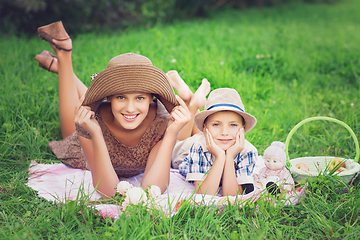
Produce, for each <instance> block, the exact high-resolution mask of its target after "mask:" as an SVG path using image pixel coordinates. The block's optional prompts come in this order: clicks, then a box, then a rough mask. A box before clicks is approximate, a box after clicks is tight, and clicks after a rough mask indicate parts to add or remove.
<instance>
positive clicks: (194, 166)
mask: <svg viewBox="0 0 360 240" xmlns="http://www.w3.org/2000/svg"><path fill="white" fill-rule="evenodd" d="M197 135H198V137H197V138H198V139H196V140H197V141H196V142H195V143H193V144H192V146H191V148H190V150H189V153H188V155H187V156H186V157H185V159H184V160H183V161H182V163H181V164H180V165H179V172H180V174H181V175H183V176H184V177H186V180H187V181H189V182H192V183H193V182H194V181H203V180H204V179H205V177H206V173H207V172H208V171H209V170H210V168H211V167H212V165H213V163H214V161H215V156H214V155H212V154H211V153H210V151H208V150H207V148H206V140H205V136H204V134H197ZM257 156H258V152H257V150H256V148H255V147H254V146H253V145H252V144H251V143H249V142H248V141H246V140H245V147H244V150H243V151H241V152H240V153H239V154H238V155H237V156H236V157H235V159H234V167H235V174H236V179H237V182H238V184H239V185H240V184H245V183H253V177H252V174H253V171H254V168H255V164H256V160H257Z"/></svg>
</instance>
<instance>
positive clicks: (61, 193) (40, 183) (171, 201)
mask: <svg viewBox="0 0 360 240" xmlns="http://www.w3.org/2000/svg"><path fill="white" fill-rule="evenodd" d="M262 166H263V165H262V164H258V165H257V166H256V168H255V172H257V171H259V169H261V168H262ZM142 175H143V174H139V175H137V176H135V177H131V178H123V179H120V181H122V180H126V181H128V182H130V183H131V184H133V185H134V186H140V184H139V183H140V182H141V178H142ZM26 185H27V186H29V187H30V188H32V189H33V190H36V191H37V194H38V196H40V197H42V198H44V199H46V200H48V201H52V202H55V203H64V202H65V201H67V200H76V199H78V198H79V194H85V195H87V196H88V199H90V200H98V199H100V198H101V196H100V194H98V193H97V192H96V191H95V189H94V187H93V185H92V177H91V173H90V171H87V170H81V169H74V168H71V167H68V166H66V165H65V164H63V163H52V164H38V163H36V162H34V161H31V164H30V167H29V181H28V183H27V184H26ZM194 192H195V187H194V185H193V184H190V183H188V182H186V181H185V178H184V177H183V176H182V175H181V174H180V173H179V171H178V170H177V169H171V171H170V183H169V186H168V188H167V190H166V191H165V192H164V193H163V194H162V195H161V197H160V198H159V199H158V200H157V203H158V204H159V206H160V207H161V208H162V210H163V211H164V212H165V214H166V215H168V216H172V215H173V214H176V211H177V207H176V206H177V204H178V203H179V202H181V201H182V200H184V199H190V198H192V199H193V201H194V202H195V203H200V204H207V205H211V204H214V205H217V204H221V203H220V202H223V201H220V200H221V199H222V197H221V195H220V194H218V195H216V196H211V195H202V194H195V193H194ZM219 193H221V189H220V191H219ZM303 195H304V190H303V189H302V190H301V191H299V192H296V194H292V195H291V196H290V195H289V198H288V201H289V202H288V204H297V203H298V202H299V201H300V198H299V197H301V196H303ZM258 196H260V193H259V192H258V191H253V192H252V193H250V194H247V195H243V196H238V197H229V198H230V199H232V200H235V199H236V198H237V200H239V198H241V200H246V199H249V198H252V199H254V198H257V197H258ZM95 208H96V209H97V210H98V211H99V214H100V215H102V216H104V217H111V218H117V216H119V214H121V213H122V208H121V206H119V205H113V204H97V205H96V206H95Z"/></svg>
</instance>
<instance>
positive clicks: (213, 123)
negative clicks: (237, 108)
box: [204, 111, 244, 151]
mask: <svg viewBox="0 0 360 240" xmlns="http://www.w3.org/2000/svg"><path fill="white" fill-rule="evenodd" d="M205 127H206V128H207V129H208V130H209V132H210V134H211V136H212V138H213V139H214V141H215V143H216V145H218V146H219V147H221V148H222V149H223V150H224V151H226V150H228V149H229V148H230V147H231V146H232V145H234V144H235V140H236V134H237V133H238V132H239V130H240V128H242V127H244V125H243V118H242V117H241V116H240V115H239V114H237V113H235V112H232V111H221V112H217V113H213V114H211V115H210V116H208V117H207V119H206V121H205ZM204 130H205V128H204Z"/></svg>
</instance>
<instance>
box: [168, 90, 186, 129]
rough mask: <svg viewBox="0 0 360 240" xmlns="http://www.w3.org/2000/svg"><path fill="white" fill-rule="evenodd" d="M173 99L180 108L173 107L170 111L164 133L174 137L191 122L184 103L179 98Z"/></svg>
mask: <svg viewBox="0 0 360 240" xmlns="http://www.w3.org/2000/svg"><path fill="white" fill-rule="evenodd" d="M175 97H176V100H177V101H178V102H179V103H180V106H176V107H174V108H173V110H172V111H171V113H170V120H169V123H168V126H167V129H166V132H170V133H172V134H175V135H176V134H178V132H179V131H180V130H181V129H182V128H183V127H184V126H185V125H186V124H187V123H188V122H189V121H190V120H191V113H190V111H189V109H188V107H187V106H186V104H185V102H184V101H183V100H182V99H181V98H180V97H179V96H175Z"/></svg>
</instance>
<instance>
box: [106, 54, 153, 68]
mask: <svg viewBox="0 0 360 240" xmlns="http://www.w3.org/2000/svg"><path fill="white" fill-rule="evenodd" d="M124 65H146V66H153V64H152V62H151V60H150V59H149V58H147V57H145V56H142V55H139V54H136V53H124V54H121V55H118V56H116V57H113V58H112V59H111V60H110V61H109V63H108V65H107V68H112V67H117V66H124Z"/></svg>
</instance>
